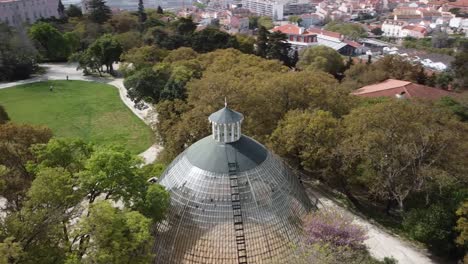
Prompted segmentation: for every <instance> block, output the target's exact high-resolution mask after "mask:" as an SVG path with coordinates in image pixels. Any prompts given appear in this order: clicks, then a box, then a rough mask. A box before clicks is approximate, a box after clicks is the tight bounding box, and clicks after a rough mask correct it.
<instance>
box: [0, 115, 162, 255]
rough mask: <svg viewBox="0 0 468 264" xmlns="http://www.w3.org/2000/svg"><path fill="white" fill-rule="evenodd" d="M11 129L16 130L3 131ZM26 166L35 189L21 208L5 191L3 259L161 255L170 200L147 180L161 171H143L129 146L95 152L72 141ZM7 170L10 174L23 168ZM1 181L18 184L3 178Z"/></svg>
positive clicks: (35, 155)
mask: <svg viewBox="0 0 468 264" xmlns="http://www.w3.org/2000/svg"><path fill="white" fill-rule="evenodd" d="M6 126H11V125H10V124H6V125H0V128H1V129H9V128H7V127H6ZM18 132H21V131H18ZM0 134H2V133H0ZM8 134H10V133H8ZM2 135H3V134H2ZM21 135H22V134H20V135H15V137H16V138H20V137H21ZM4 142H5V141H4V139H0V143H1V144H5V143H4ZM43 142H44V141H43ZM24 143H25V144H29V145H30V142H24ZM34 143H41V142H38V141H35V142H34ZM44 143H45V142H44ZM25 146H26V145H25ZM30 150H31V148H30ZM2 157H4V155H2ZM9 159H13V157H11V156H9ZM27 162H29V163H27ZM18 163H20V164H21V165H22V166H23V167H26V165H27V167H28V168H27V170H28V173H29V175H30V187H29V186H27V187H26V188H24V190H23V192H24V195H23V201H22V203H21V204H18V203H17V202H16V201H15V200H14V197H11V196H10V195H8V193H6V192H5V190H4V189H2V193H1V195H2V196H3V197H5V198H7V214H6V216H5V218H4V219H2V220H3V221H2V222H0V228H1V230H2V232H1V233H0V241H2V242H0V252H1V253H2V255H1V256H0V261H3V259H2V258H4V256H5V255H6V256H8V262H6V263H122V264H123V263H148V261H150V260H151V259H152V258H153V257H154V256H153V255H152V254H151V245H152V240H153V236H152V235H151V232H150V229H151V226H152V225H153V224H154V223H155V222H157V221H160V220H162V219H163V218H164V215H165V212H166V210H167V207H168V205H169V194H168V193H167V192H166V191H165V190H164V188H163V187H162V186H160V185H158V184H151V183H148V182H147V179H148V178H150V177H153V176H158V175H154V174H153V173H154V172H157V171H159V172H160V171H161V170H154V169H147V168H146V167H143V168H141V166H140V165H141V160H140V158H138V157H136V156H133V155H131V154H130V153H129V152H128V151H126V150H124V149H123V148H121V147H116V146H110V147H106V148H95V147H94V146H92V145H88V144H86V143H83V142H82V141H80V140H69V139H52V140H50V142H49V143H48V144H36V145H34V146H33V148H32V152H29V158H27V159H26V158H25V159H22V160H19V161H18ZM2 164H6V166H4V167H6V168H7V171H6V173H7V175H8V174H10V172H9V171H8V170H10V169H14V170H15V168H14V167H12V166H10V165H9V164H7V163H4V162H3V163H2ZM4 167H2V168H4ZM148 172H152V173H151V175H150V174H148ZM4 173H5V169H2V170H0V175H3V174H4ZM0 182H1V183H2V184H3V183H6V184H7V186H12V184H14V183H15V182H16V181H15V180H14V179H12V178H9V177H4V176H2V181H0ZM1 186H2V187H3V185H1ZM8 192H9V193H11V192H12V190H10V189H8ZM117 202H122V203H123V204H124V206H123V207H116V203H117ZM2 263H3V262H2Z"/></svg>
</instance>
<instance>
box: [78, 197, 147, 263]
mask: <svg viewBox="0 0 468 264" xmlns="http://www.w3.org/2000/svg"><path fill="white" fill-rule="evenodd" d="M150 227H151V221H150V220H149V219H147V218H145V217H144V216H143V215H141V214H140V213H138V212H135V211H125V210H120V209H117V208H114V207H112V205H111V204H110V203H109V202H107V201H100V202H97V203H96V204H94V205H92V206H91V208H90V216H89V217H87V218H85V219H83V220H82V221H81V222H80V224H79V227H78V228H77V230H75V231H74V235H75V236H81V237H84V236H88V237H91V238H92V239H89V240H87V241H86V242H85V243H86V248H85V250H83V251H82V252H79V253H76V254H75V255H74V256H73V258H75V259H76V257H77V256H78V257H79V259H82V260H83V261H85V262H84V263H117V264H124V263H141V264H143V263H148V262H149V261H150V260H151V259H152V255H151V254H150V253H149V252H150V250H151V241H152V235H151V233H150ZM84 254H86V257H85V258H83V257H82V255H84ZM80 255H81V256H80Z"/></svg>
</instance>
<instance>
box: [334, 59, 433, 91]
mask: <svg viewBox="0 0 468 264" xmlns="http://www.w3.org/2000/svg"><path fill="white" fill-rule="evenodd" d="M422 73H424V67H423V66H422V65H421V64H415V63H412V62H409V61H407V60H405V59H404V58H402V57H400V56H395V55H387V56H385V57H383V58H381V59H380V60H378V61H376V62H374V63H372V64H371V65H363V64H356V65H353V66H352V67H351V68H349V69H348V70H346V72H345V73H344V74H345V78H344V79H343V82H342V83H343V85H345V86H347V87H350V88H352V89H356V88H360V87H362V86H365V85H369V84H374V83H377V82H381V81H384V80H386V79H389V78H392V79H397V80H405V81H411V82H418V80H419V81H421V80H422V79H424V78H425V76H424V77H423V76H422ZM421 77H423V78H421Z"/></svg>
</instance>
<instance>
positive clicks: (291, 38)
mask: <svg viewBox="0 0 468 264" xmlns="http://www.w3.org/2000/svg"><path fill="white" fill-rule="evenodd" d="M272 31H273V32H275V31H279V32H281V33H284V34H286V35H287V36H288V42H289V43H290V44H291V45H293V46H295V47H298V48H301V47H305V46H312V45H314V44H317V35H316V34H314V33H311V32H309V31H308V30H306V29H304V28H303V27H300V26H297V25H294V24H286V25H282V26H277V27H274V28H273V29H272Z"/></svg>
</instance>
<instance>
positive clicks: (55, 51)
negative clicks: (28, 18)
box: [29, 22, 71, 60]
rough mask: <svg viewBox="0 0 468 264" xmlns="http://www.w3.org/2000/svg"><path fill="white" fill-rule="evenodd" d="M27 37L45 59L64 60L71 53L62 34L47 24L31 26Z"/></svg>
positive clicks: (40, 23) (41, 23)
mask: <svg viewBox="0 0 468 264" xmlns="http://www.w3.org/2000/svg"><path fill="white" fill-rule="evenodd" d="M29 36H30V37H31V39H32V40H33V41H35V42H36V43H37V47H38V49H39V51H41V53H42V54H43V56H44V57H45V58H47V59H50V60H64V59H67V57H68V56H69V55H70V53H71V51H70V49H69V47H68V43H67V40H66V39H65V38H64V36H63V35H62V33H60V31H58V29H56V28H55V27H53V26H52V25H51V24H49V23H45V22H39V23H36V24H34V25H32V26H31V27H30V28H29Z"/></svg>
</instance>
